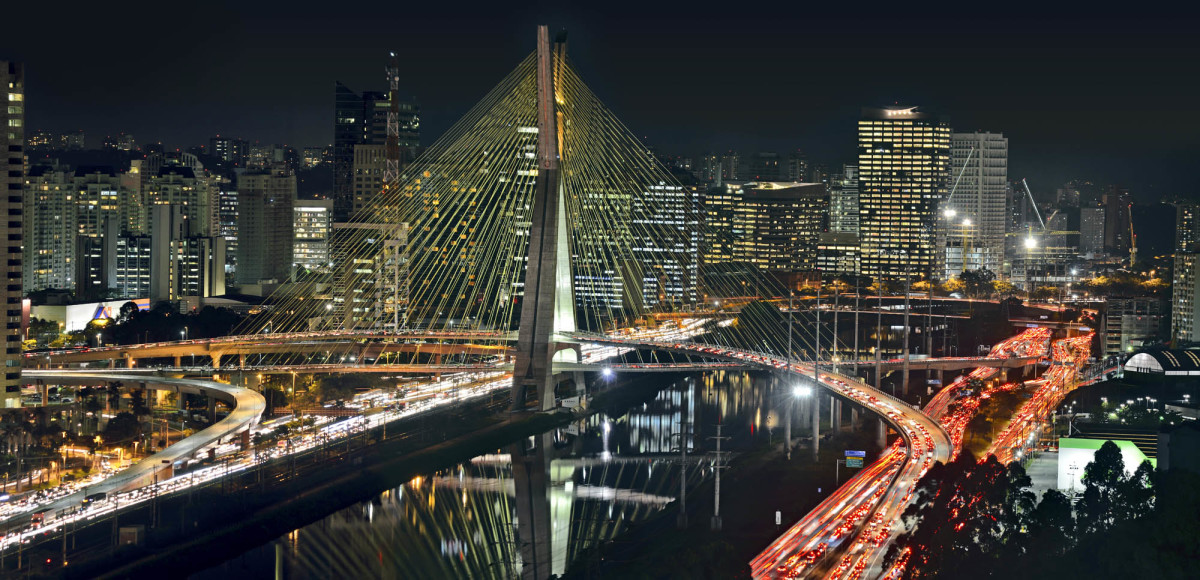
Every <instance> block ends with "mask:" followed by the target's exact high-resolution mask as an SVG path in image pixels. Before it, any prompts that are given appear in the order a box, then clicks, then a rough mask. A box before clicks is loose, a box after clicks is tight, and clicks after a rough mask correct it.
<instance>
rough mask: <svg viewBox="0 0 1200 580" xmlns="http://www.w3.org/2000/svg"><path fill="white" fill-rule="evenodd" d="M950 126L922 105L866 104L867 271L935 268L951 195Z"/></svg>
mask: <svg viewBox="0 0 1200 580" xmlns="http://www.w3.org/2000/svg"><path fill="white" fill-rule="evenodd" d="M949 168H950V127H949V126H948V125H947V124H946V123H945V122H943V121H940V120H938V119H937V118H936V117H935V116H934V115H931V114H928V113H920V112H917V110H916V107H888V108H883V109H874V108H867V109H863V118H862V119H861V120H860V121H859V122H858V187H859V197H858V208H859V240H860V243H861V248H862V258H861V260H862V261H861V264H862V273H863V275H866V276H886V277H892V278H901V277H904V276H905V275H912V276H916V277H920V276H922V275H927V274H933V273H934V266H935V265H936V263H937V258H936V255H935V251H936V233H935V231H934V228H935V225H936V214H937V210H938V203H939V202H940V201H941V199H942V197H943V196H944V195H945V194H946V181H947V175H948V173H949Z"/></svg>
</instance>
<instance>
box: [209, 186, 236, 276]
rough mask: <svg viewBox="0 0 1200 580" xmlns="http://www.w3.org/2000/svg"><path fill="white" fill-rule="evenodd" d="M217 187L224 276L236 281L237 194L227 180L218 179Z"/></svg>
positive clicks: (218, 224)
mask: <svg viewBox="0 0 1200 580" xmlns="http://www.w3.org/2000/svg"><path fill="white" fill-rule="evenodd" d="M216 186H217V231H216V232H215V233H216V235H217V236H218V237H220V238H222V239H224V240H225V274H226V275H229V276H230V277H231V279H236V271H237V250H238V192H237V184H236V183H235V182H234V181H233V180H231V179H229V178H227V177H218V178H217V180H216Z"/></svg>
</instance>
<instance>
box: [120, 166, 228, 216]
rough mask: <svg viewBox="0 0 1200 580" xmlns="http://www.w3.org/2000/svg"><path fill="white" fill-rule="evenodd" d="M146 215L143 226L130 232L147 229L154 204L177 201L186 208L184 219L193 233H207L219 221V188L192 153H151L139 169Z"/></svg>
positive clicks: (184, 209) (169, 203) (176, 202)
mask: <svg viewBox="0 0 1200 580" xmlns="http://www.w3.org/2000/svg"><path fill="white" fill-rule="evenodd" d="M140 175H141V184H142V199H143V204H144V208H143V215H144V216H145V218H144V219H143V220H142V225H141V226H140V227H137V228H134V229H133V232H131V233H146V232H147V231H148V229H149V223H150V220H149V215H150V213H149V212H150V211H151V208H152V207H153V206H155V205H175V206H179V207H181V208H182V209H183V219H186V220H188V221H189V222H191V225H189V226H188V231H189V232H191V233H192V235H198V236H207V235H210V234H211V232H212V231H213V225H214V224H216V223H217V204H216V203H215V202H216V199H215V198H216V192H215V191H214V184H213V178H212V176H210V175H209V174H208V173H207V172H205V171H204V165H202V164H201V163H200V160H199V159H198V158H197V157H196V156H195V155H192V154H191V153H156V154H151V155H148V156H147V157H146V159H145V162H144V163H142V165H141V169H140Z"/></svg>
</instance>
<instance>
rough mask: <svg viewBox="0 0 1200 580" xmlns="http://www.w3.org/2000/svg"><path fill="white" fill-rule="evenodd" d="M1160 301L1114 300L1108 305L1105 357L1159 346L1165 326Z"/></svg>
mask: <svg viewBox="0 0 1200 580" xmlns="http://www.w3.org/2000/svg"><path fill="white" fill-rule="evenodd" d="M1162 309H1163V305H1162V301H1161V300H1159V299H1158V298H1149V297H1137V298H1113V297H1109V298H1108V300H1107V301H1106V302H1105V317H1104V354H1105V356H1112V355H1115V354H1128V353H1131V352H1133V351H1134V350H1138V349H1141V348H1142V347H1143V346H1147V345H1149V344H1153V343H1155V342H1156V337H1157V335H1158V329H1159V327H1160V326H1161V325H1162V322H1163V311H1162Z"/></svg>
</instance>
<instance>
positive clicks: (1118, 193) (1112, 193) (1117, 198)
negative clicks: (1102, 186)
mask: <svg viewBox="0 0 1200 580" xmlns="http://www.w3.org/2000/svg"><path fill="white" fill-rule="evenodd" d="M1102 199H1103V203H1104V218H1105V221H1104V251H1106V252H1108V253H1109V254H1112V255H1114V256H1120V257H1125V256H1128V255H1129V247H1130V246H1129V244H1130V241H1131V238H1130V215H1129V212H1130V208H1131V207H1132V206H1133V198H1132V197H1130V195H1129V190H1128V189H1124V188H1121V187H1117V186H1115V185H1112V186H1109V188H1108V190H1107V191H1106V192H1105V193H1104V197H1103V198H1102Z"/></svg>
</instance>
